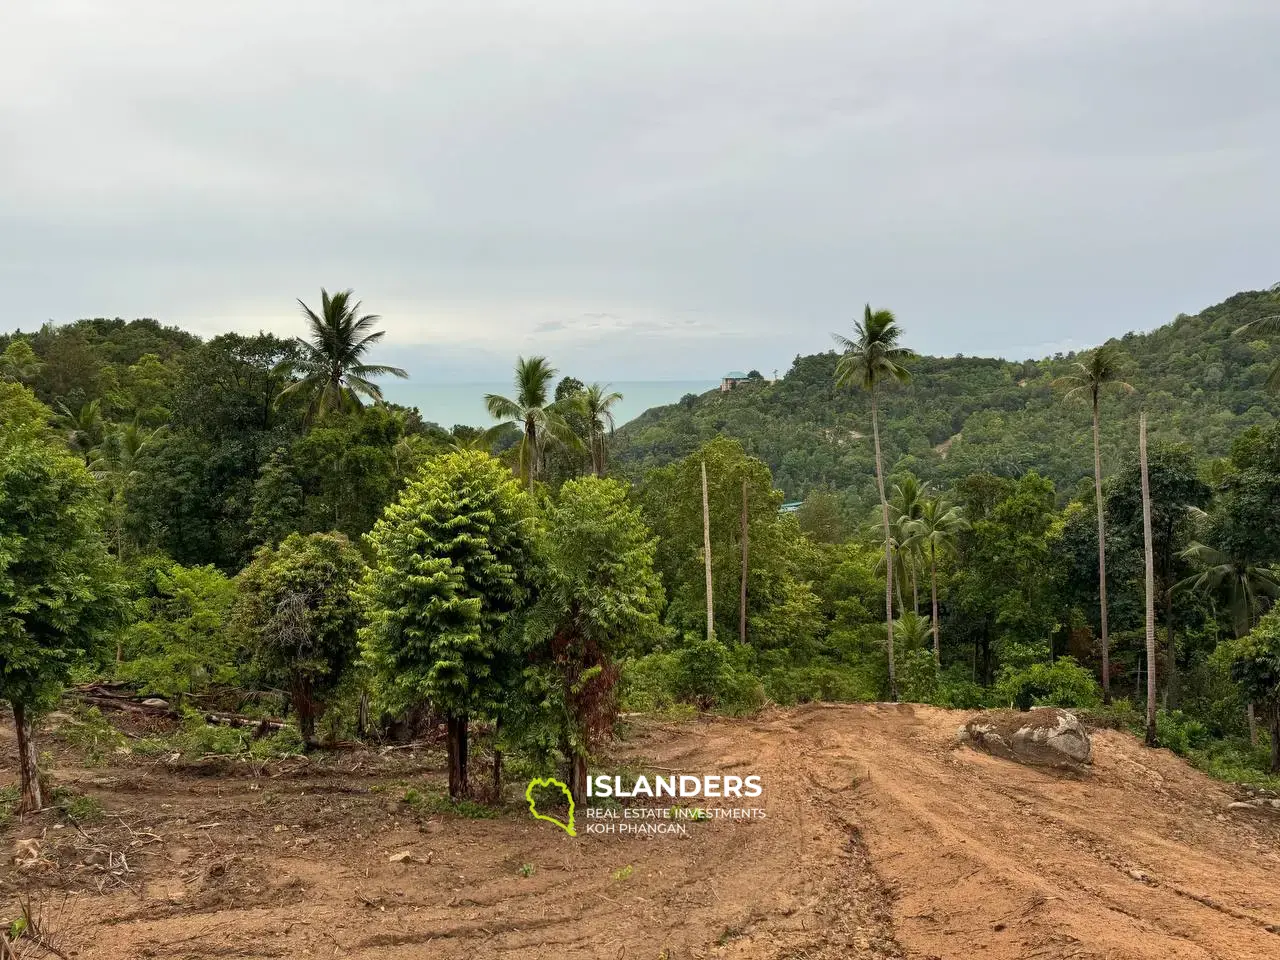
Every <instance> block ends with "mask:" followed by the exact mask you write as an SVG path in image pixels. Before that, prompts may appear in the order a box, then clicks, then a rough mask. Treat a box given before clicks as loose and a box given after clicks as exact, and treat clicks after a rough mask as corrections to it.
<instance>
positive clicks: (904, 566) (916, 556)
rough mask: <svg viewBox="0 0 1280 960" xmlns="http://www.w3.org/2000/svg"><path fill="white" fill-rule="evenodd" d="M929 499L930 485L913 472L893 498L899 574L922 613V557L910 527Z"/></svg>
mask: <svg viewBox="0 0 1280 960" xmlns="http://www.w3.org/2000/svg"><path fill="white" fill-rule="evenodd" d="M928 497H929V484H928V483H927V482H926V483H921V482H920V481H919V480H918V479H916V477H915V476H914V475H912V474H910V473H908V474H906V475H905V476H904V477H903V478H902V479H901V480H899V481H897V482H896V483H894V485H893V496H891V497H890V498H889V519H890V528H891V530H892V531H893V540H894V545H895V546H894V549H895V552H896V554H897V558H898V570H897V575H898V577H899V583H900V584H901V585H902V586H903V587H905V586H906V585H907V584H908V583H909V584H910V585H911V610H912V612H913V613H919V612H920V585H919V580H918V578H917V576H916V573H917V568H918V567H919V565H920V561H921V560H922V559H923V557H922V555H921V554H920V553H919V551H918V550H916V548H915V545H913V544H911V543H910V542H909V541H910V538H911V533H910V531H909V529H908V528H909V527H910V525H911V524H912V523H914V522H915V521H916V520H919V519H920V511H921V510H922V509H923V507H924V504H925V501H926V500H927V499H928ZM898 606H899V607H902V597H901V595H899V597H898Z"/></svg>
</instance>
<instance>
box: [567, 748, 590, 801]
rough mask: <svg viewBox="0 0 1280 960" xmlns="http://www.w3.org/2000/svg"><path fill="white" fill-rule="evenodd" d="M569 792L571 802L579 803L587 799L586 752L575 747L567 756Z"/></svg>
mask: <svg viewBox="0 0 1280 960" xmlns="http://www.w3.org/2000/svg"><path fill="white" fill-rule="evenodd" d="M569 793H571V794H572V795H573V802H574V803H576V804H581V803H583V802H584V801H586V800H587V799H589V798H588V797H587V754H586V751H584V750H580V749H575V750H574V751H573V753H572V755H571V756H570V758H569Z"/></svg>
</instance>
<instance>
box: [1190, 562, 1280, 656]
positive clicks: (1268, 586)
mask: <svg viewBox="0 0 1280 960" xmlns="http://www.w3.org/2000/svg"><path fill="white" fill-rule="evenodd" d="M1178 556H1179V557H1181V558H1182V559H1183V560H1186V561H1188V562H1189V563H1191V564H1192V565H1194V566H1195V567H1196V569H1197V571H1198V572H1197V573H1194V574H1192V575H1191V576H1189V577H1187V578H1186V579H1185V580H1180V581H1179V582H1178V583H1176V584H1174V589H1176V590H1177V589H1181V590H1194V591H1196V592H1198V593H1203V594H1206V595H1208V596H1210V597H1212V598H1214V599H1215V600H1217V601H1220V602H1222V603H1223V604H1225V606H1226V611H1227V615H1228V616H1229V617H1230V618H1231V626H1232V630H1233V631H1234V633H1235V635H1236V637H1237V638H1239V637H1243V636H1244V635H1245V634H1246V633H1248V632H1249V631H1250V629H1252V627H1253V624H1254V621H1255V620H1256V619H1257V618H1258V615H1259V614H1260V613H1261V612H1262V600H1263V598H1269V599H1272V600H1275V599H1277V598H1280V570H1277V569H1276V568H1275V567H1271V566H1266V565H1263V564H1259V563H1255V562H1253V561H1252V560H1248V559H1245V558H1244V557H1233V556H1231V555H1230V554H1227V553H1224V552H1223V551H1221V550H1218V549H1216V548H1214V547H1210V546H1207V545H1206V544H1203V543H1200V542H1198V541H1193V542H1192V543H1191V544H1189V545H1188V546H1187V548H1186V549H1185V550H1183V551H1182V552H1181V553H1180V554H1178Z"/></svg>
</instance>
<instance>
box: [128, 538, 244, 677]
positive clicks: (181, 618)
mask: <svg viewBox="0 0 1280 960" xmlns="http://www.w3.org/2000/svg"><path fill="white" fill-rule="evenodd" d="M131 580H132V581H133V582H132V590H131V594H132V598H133V610H132V617H131V620H132V622H131V623H130V624H129V626H128V627H127V628H126V629H125V630H124V631H123V634H122V635H121V639H120V643H119V646H118V647H117V650H118V651H119V654H118V658H119V659H120V660H121V662H120V664H119V666H118V667H117V674H118V676H119V677H120V678H121V679H123V680H126V681H129V682H132V683H136V684H138V685H139V686H141V688H142V689H143V690H144V691H145V692H147V693H152V694H156V695H158V696H162V697H166V698H169V699H181V698H182V697H184V696H185V695H188V694H199V693H203V692H204V691H206V690H207V689H209V688H210V687H214V686H224V685H232V684H235V683H237V682H238V681H239V679H240V673H239V670H238V664H237V659H238V652H239V651H238V649H237V646H236V643H235V640H234V638H233V636H232V634H231V631H230V629H229V627H230V625H231V605H232V602H233V601H234V600H235V591H236V588H235V583H234V581H232V580H231V579H230V578H229V577H227V576H226V575H225V574H223V573H222V572H221V571H219V570H218V569H217V568H216V567H213V566H203V567H184V566H183V565H182V564H180V563H175V562H174V561H172V560H170V559H169V558H167V557H165V556H163V555H160V554H152V555H150V556H146V557H141V558H139V560H138V561H137V562H136V563H135V564H133V565H131Z"/></svg>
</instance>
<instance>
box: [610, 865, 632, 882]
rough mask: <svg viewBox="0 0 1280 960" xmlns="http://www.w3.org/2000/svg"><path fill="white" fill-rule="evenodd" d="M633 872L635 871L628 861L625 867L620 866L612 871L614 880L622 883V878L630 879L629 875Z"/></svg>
mask: <svg viewBox="0 0 1280 960" xmlns="http://www.w3.org/2000/svg"><path fill="white" fill-rule="evenodd" d="M633 873H635V868H634V867H632V866H631V864H629V863H628V864H627V865H626V866H625V867H622V868H621V869H620V870H615V871H613V879H614V882H615V883H622V881H624V880H630V879H631V875H632V874H633Z"/></svg>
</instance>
